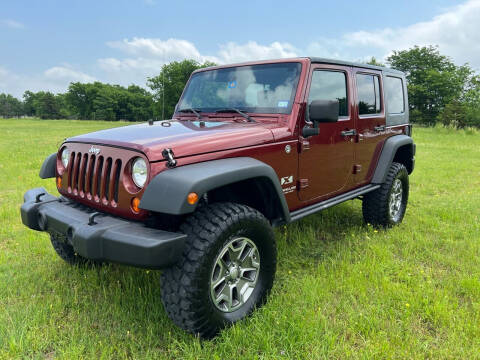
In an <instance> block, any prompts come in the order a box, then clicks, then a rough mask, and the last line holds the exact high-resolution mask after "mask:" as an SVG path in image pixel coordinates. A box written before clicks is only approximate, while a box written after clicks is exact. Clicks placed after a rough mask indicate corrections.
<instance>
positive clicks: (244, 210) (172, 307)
mask: <svg viewBox="0 0 480 360" xmlns="http://www.w3.org/2000/svg"><path fill="white" fill-rule="evenodd" d="M180 231H182V232H183V233H185V234H187V235H188V238H187V240H186V244H185V250H184V252H183V254H182V256H181V258H180V260H179V261H178V262H177V263H176V265H174V266H173V267H171V268H168V269H166V270H165V271H164V272H163V274H162V277H161V294H162V302H163V304H164V306H165V309H166V312H167V314H168V315H169V317H170V318H171V319H172V320H173V322H174V323H175V324H176V325H177V326H179V327H180V328H182V329H184V330H186V331H188V332H190V333H193V334H194V335H196V336H200V337H202V338H212V337H214V336H215V335H216V334H217V333H218V332H219V331H220V330H221V329H222V328H224V327H226V326H228V325H230V324H233V323H234V322H236V321H238V320H240V319H242V318H244V317H245V316H248V315H249V314H250V313H251V312H252V310H253V309H254V308H258V307H260V306H261V305H263V304H264V302H265V301H266V298H267V295H268V293H269V291H270V289H271V288H272V285H273V280H274V277H275V270H276V255H277V251H276V245H275V237H274V233H273V230H272V228H271V226H270V223H269V222H268V220H267V219H266V218H265V217H264V216H263V215H262V214H261V213H260V212H258V211H257V210H255V209H252V208H250V207H248V206H244V205H239V204H234V203H213V204H211V205H207V206H203V207H201V208H198V209H197V210H196V212H195V213H193V214H192V215H190V216H189V217H188V218H187V219H186V220H185V222H184V223H183V224H182V225H181V226H180ZM237 237H245V238H248V239H250V240H251V241H253V242H254V244H255V245H256V247H257V249H258V252H259V256H260V259H261V266H260V269H259V272H258V279H257V283H256V285H255V287H254V290H253V292H252V293H251V295H250V297H248V300H246V301H245V302H244V304H243V305H241V307H240V308H239V309H237V310H234V311H233V312H222V311H221V310H219V309H218V308H217V306H216V305H215V304H214V302H213V300H212V298H211V294H210V279H211V275H212V270H213V267H214V264H215V261H216V259H217V256H218V255H219V254H220V252H221V251H222V249H223V248H224V246H226V244H228V243H229V242H230V241H232V240H233V239H235V238H237Z"/></svg>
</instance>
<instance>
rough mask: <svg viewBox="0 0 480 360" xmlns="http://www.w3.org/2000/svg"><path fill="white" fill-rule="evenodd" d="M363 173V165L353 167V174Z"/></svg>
mask: <svg viewBox="0 0 480 360" xmlns="http://www.w3.org/2000/svg"><path fill="white" fill-rule="evenodd" d="M361 171H362V165H360V164H355V165H353V173H354V174H358V173H359V172H361Z"/></svg>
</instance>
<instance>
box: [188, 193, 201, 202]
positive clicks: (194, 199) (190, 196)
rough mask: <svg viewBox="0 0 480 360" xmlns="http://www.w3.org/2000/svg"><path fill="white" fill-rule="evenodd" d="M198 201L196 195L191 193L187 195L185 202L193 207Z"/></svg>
mask: <svg viewBox="0 0 480 360" xmlns="http://www.w3.org/2000/svg"><path fill="white" fill-rule="evenodd" d="M197 201H198V195H197V193H194V192H191V193H190V194H188V196H187V202H188V203H189V204H190V205H195V204H196V203H197Z"/></svg>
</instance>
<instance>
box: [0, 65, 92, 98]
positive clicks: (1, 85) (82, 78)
mask: <svg viewBox="0 0 480 360" xmlns="http://www.w3.org/2000/svg"><path fill="white" fill-rule="evenodd" d="M95 80H96V79H95V78H94V77H93V76H90V75H87V74H85V73H83V72H81V71H78V70H74V69H73V68H72V67H71V66H70V65H68V64H64V65H63V66H55V67H52V68H50V69H47V70H45V71H44V72H43V73H41V74H39V75H34V76H28V75H25V74H16V73H14V72H12V71H9V70H8V69H6V68H5V67H0V93H2V92H7V93H9V94H12V95H13V96H16V97H18V98H21V97H22V95H23V93H24V92H25V90H31V91H41V90H43V91H51V92H53V93H59V92H64V91H66V89H67V88H68V85H69V84H70V82H75V81H79V82H92V81H95Z"/></svg>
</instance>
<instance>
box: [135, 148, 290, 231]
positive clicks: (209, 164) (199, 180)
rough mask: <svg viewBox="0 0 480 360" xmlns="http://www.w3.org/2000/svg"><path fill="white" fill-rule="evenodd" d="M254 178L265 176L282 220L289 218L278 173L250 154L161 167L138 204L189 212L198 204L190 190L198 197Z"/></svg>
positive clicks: (176, 212) (154, 208) (161, 209)
mask: <svg viewBox="0 0 480 360" xmlns="http://www.w3.org/2000/svg"><path fill="white" fill-rule="evenodd" d="M253 178H267V179H268V180H269V181H270V182H271V184H272V186H273V188H274V190H275V192H276V194H277V195H278V199H279V203H280V205H281V208H282V209H281V213H282V217H283V219H281V220H282V222H284V223H288V222H290V212H289V210H288V205H287V201H286V200H285V196H284V194H283V191H282V187H281V186H280V182H279V180H278V176H277V174H276V173H275V171H274V170H273V169H272V167H271V166H270V165H268V164H265V163H264V162H261V161H259V160H256V159H253V158H249V157H239V158H229V159H220V160H211V161H205V162H201V163H195V164H190V165H184V166H180V167H176V168H173V169H167V170H165V171H162V172H161V173H159V174H158V175H156V176H155V177H154V178H153V179H152V180H151V181H150V183H149V184H148V185H147V188H146V189H145V192H144V194H143V196H142V199H141V200H140V205H139V207H140V208H141V209H144V210H150V211H155V212H159V213H164V214H172V215H184V214H189V213H192V212H194V211H195V209H196V207H197V204H194V205H190V204H189V203H188V202H187V195H188V194H189V193H191V192H194V193H197V194H198V196H199V197H200V198H201V197H202V196H203V195H204V194H205V193H207V192H208V191H210V190H213V189H216V188H219V187H221V186H225V185H229V184H234V183H236V182H240V181H242V180H247V179H253Z"/></svg>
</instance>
